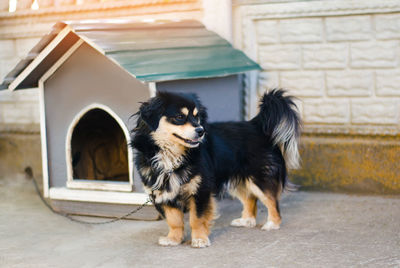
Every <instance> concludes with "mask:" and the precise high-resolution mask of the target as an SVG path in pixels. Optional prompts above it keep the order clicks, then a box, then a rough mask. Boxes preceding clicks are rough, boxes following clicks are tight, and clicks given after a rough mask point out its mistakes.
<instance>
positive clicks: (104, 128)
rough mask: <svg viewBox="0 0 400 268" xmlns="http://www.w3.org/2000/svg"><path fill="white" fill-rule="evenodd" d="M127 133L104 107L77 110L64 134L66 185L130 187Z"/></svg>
mask: <svg viewBox="0 0 400 268" xmlns="http://www.w3.org/2000/svg"><path fill="white" fill-rule="evenodd" d="M129 139H130V137H129V133H128V131H127V129H126V127H125V125H124V124H123V122H122V121H121V119H120V118H119V117H118V116H117V115H116V114H115V113H113V112H112V111H111V109H109V108H108V107H106V106H104V105H99V104H93V105H91V106H89V107H87V108H85V109H84V110H83V111H81V112H80V113H79V114H78V115H77V116H76V117H75V119H74V121H73V122H72V124H71V126H70V129H69V130H68V135H67V141H66V144H67V168H68V181H67V186H68V187H70V188H84V189H103V190H125V191H126V190H128V191H129V190H132V168H131V163H132V161H131V160H132V159H131V157H132V152H131V149H130V148H129V147H128V144H129V142H130V140H129Z"/></svg>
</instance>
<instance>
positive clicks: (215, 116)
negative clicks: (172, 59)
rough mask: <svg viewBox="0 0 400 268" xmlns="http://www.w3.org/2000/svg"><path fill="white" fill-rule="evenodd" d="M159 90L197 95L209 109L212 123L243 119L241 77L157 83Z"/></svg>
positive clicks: (231, 76) (232, 76)
mask: <svg viewBox="0 0 400 268" xmlns="http://www.w3.org/2000/svg"><path fill="white" fill-rule="evenodd" d="M157 90H160V91H169V92H186V93H196V94H197V95H198V96H199V98H200V100H201V102H202V103H203V104H204V106H206V107H207V111H208V115H209V120H210V121H211V122H215V121H232V120H233V121H238V120H242V118H243V87H242V79H241V75H230V76H226V77H216V78H203V79H187V80H177V81H167V82H160V83H157Z"/></svg>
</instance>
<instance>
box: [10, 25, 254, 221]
mask: <svg viewBox="0 0 400 268" xmlns="http://www.w3.org/2000/svg"><path fill="white" fill-rule="evenodd" d="M259 68H260V67H259V66H258V65H257V64H256V63H255V62H253V61H252V60H250V59H249V58H248V57H246V56H245V55H244V54H243V53H242V52H241V51H238V50H236V49H234V48H233V47H232V46H231V45H230V44H229V43H228V42H227V41H226V40H224V39H223V38H221V37H220V36H218V35H217V34H215V33H213V32H211V31H208V30H207V29H206V28H205V27H204V26H203V25H202V24H201V23H199V22H196V21H180V22H152V23H137V22H133V21H129V20H119V19H118V20H101V21H93V20H91V21H79V22H70V23H57V24H56V25H55V26H54V27H53V29H52V30H51V32H50V33H49V34H48V35H46V36H44V37H43V38H42V39H41V41H39V43H38V44H37V45H36V46H35V47H34V48H33V49H32V50H31V51H30V53H29V55H28V56H27V57H26V58H25V59H24V60H22V61H21V62H20V63H19V64H18V65H17V66H16V67H15V68H14V69H13V70H12V71H11V72H10V73H9V74H8V75H7V76H6V79H5V80H4V82H3V84H2V88H8V89H9V90H20V89H27V88H38V90H39V91H40V115H41V141H42V159H43V191H44V196H45V197H47V198H49V199H50V200H51V203H52V206H53V207H54V208H55V209H57V210H60V211H64V212H69V213H76V214H85V215H99V216H120V215H123V214H124V213H126V212H128V211H130V210H132V205H140V204H142V203H144V202H145V201H146V199H147V196H146V194H144V193H143V192H142V188H141V182H140V179H139V178H138V174H137V172H136V170H135V167H134V164H133V163H134V161H133V160H134V152H133V151H132V149H131V148H130V147H129V146H127V144H129V143H130V134H129V129H131V128H132V127H133V126H134V125H135V122H134V120H135V119H134V117H131V116H132V115H133V114H134V113H136V112H137V111H138V108H139V105H140V102H143V101H145V100H147V99H148V98H149V97H151V96H153V95H154V94H155V92H156V90H168V91H185V92H195V93H197V94H198V95H199V97H200V99H201V100H202V101H203V103H204V104H205V105H206V106H207V107H208V109H209V113H210V119H211V120H213V121H218V120H240V119H241V118H242V108H243V105H242V102H243V100H242V98H243V96H242V94H243V81H242V75H241V74H242V73H243V72H247V71H250V70H258V69H259ZM133 217H134V218H146V219H151V218H156V217H157V213H155V210H153V209H151V207H148V208H147V210H146V209H145V210H142V211H141V212H140V215H133Z"/></svg>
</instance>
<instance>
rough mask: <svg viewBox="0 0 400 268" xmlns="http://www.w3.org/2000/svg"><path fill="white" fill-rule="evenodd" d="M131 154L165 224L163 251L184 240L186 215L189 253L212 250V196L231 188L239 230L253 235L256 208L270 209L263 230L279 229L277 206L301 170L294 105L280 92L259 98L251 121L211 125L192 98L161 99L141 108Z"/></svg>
mask: <svg viewBox="0 0 400 268" xmlns="http://www.w3.org/2000/svg"><path fill="white" fill-rule="evenodd" d="M136 115H137V123H136V127H135V128H134V129H133V130H132V143H131V146H132V147H133V148H135V149H136V152H137V155H136V160H135V164H136V167H137V169H138V171H139V174H140V177H141V180H142V182H143V185H144V189H145V191H146V192H147V193H148V194H149V196H150V198H151V200H152V202H153V204H154V205H155V208H156V209H157V210H158V211H159V212H160V214H161V215H162V216H164V217H165V219H166V221H167V224H168V226H169V233H168V235H167V236H165V237H160V238H159V241H158V243H159V244H160V245H162V246H176V245H179V244H181V243H182V241H183V238H184V221H183V215H184V212H187V211H188V212H189V219H190V220H189V222H190V227H191V229H192V232H191V236H192V239H191V245H192V247H195V248H202V247H207V246H209V245H210V240H209V238H208V236H209V234H210V227H211V224H212V222H213V219H214V217H215V215H216V212H215V211H216V204H215V196H216V195H218V194H219V193H221V191H222V190H223V189H224V188H228V190H229V192H230V194H232V195H233V196H234V197H237V198H238V199H239V200H240V201H241V203H242V205H243V211H242V215H241V217H240V218H238V219H234V220H233V221H232V222H231V225H232V226H236V227H255V226H256V213H257V205H256V204H257V200H260V201H261V202H262V203H263V204H264V205H265V206H266V207H267V209H268V219H267V222H266V223H265V224H264V225H263V226H262V229H263V230H274V229H279V228H280V223H281V215H280V211H279V198H280V194H281V192H282V190H283V189H284V187H285V183H286V181H287V170H288V169H290V168H296V167H298V166H299V151H298V140H299V136H300V128H301V120H300V117H299V114H298V111H297V107H296V105H295V103H294V100H293V97H291V96H288V95H287V94H286V91H284V90H282V89H274V90H272V91H270V92H269V93H266V94H264V96H263V97H262V99H261V102H260V106H259V113H258V114H257V115H256V116H255V117H254V118H253V119H251V120H249V121H242V122H221V123H208V122H207V111H206V108H205V107H204V106H203V105H202V104H201V102H200V101H199V99H198V97H197V96H196V95H194V94H184V93H181V94H173V93H168V92H158V93H157V95H156V96H155V97H153V98H151V99H150V100H149V101H147V102H144V103H142V104H141V106H140V108H139V112H138V113H137V114H136Z"/></svg>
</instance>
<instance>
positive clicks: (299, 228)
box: [0, 176, 400, 267]
mask: <svg viewBox="0 0 400 268" xmlns="http://www.w3.org/2000/svg"><path fill="white" fill-rule="evenodd" d="M0 201H1V202H0V267H400V198H399V196H397V197H382V196H355V195H345V194H332V193H319V192H302V191H299V192H295V193H290V194H286V195H284V197H283V200H282V203H281V210H282V216H283V223H282V226H281V229H280V230H277V231H270V232H266V231H261V229H260V226H261V224H262V223H264V222H265V220H266V211H265V209H264V208H262V207H259V208H261V209H262V211H261V213H259V217H258V219H257V223H258V225H257V227H256V228H253V229H243V228H234V227H230V226H229V223H230V221H231V220H232V219H234V218H236V217H238V216H239V215H240V209H241V206H240V204H239V202H238V201H237V200H224V201H222V202H219V208H220V209H219V210H220V214H221V217H220V218H218V219H217V220H216V222H215V226H214V227H213V231H212V234H211V237H210V238H211V242H212V245H211V247H209V248H206V249H193V248H191V247H190V245H189V244H188V242H186V243H184V244H182V245H180V246H177V247H170V248H168V247H160V246H158V245H157V240H158V237H159V236H161V235H165V234H166V232H167V225H166V223H165V222H164V221H155V222H144V221H126V220H125V221H120V222H116V223H112V224H108V225H98V226H87V225H81V224H78V223H74V222H71V221H69V220H68V219H65V218H63V217H61V216H58V215H55V214H53V213H52V212H50V211H49V210H48V209H47V208H46V207H45V206H44V205H43V204H42V203H41V201H40V199H39V198H38V196H37V195H36V193H35V191H34V188H33V185H32V182H31V181H28V180H26V179H25V178H24V177H22V176H21V177H15V178H13V179H2V180H0ZM85 219H93V218H85ZM95 220H102V219H95ZM188 239H189V234H188V228H187V235H186V241H188Z"/></svg>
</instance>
